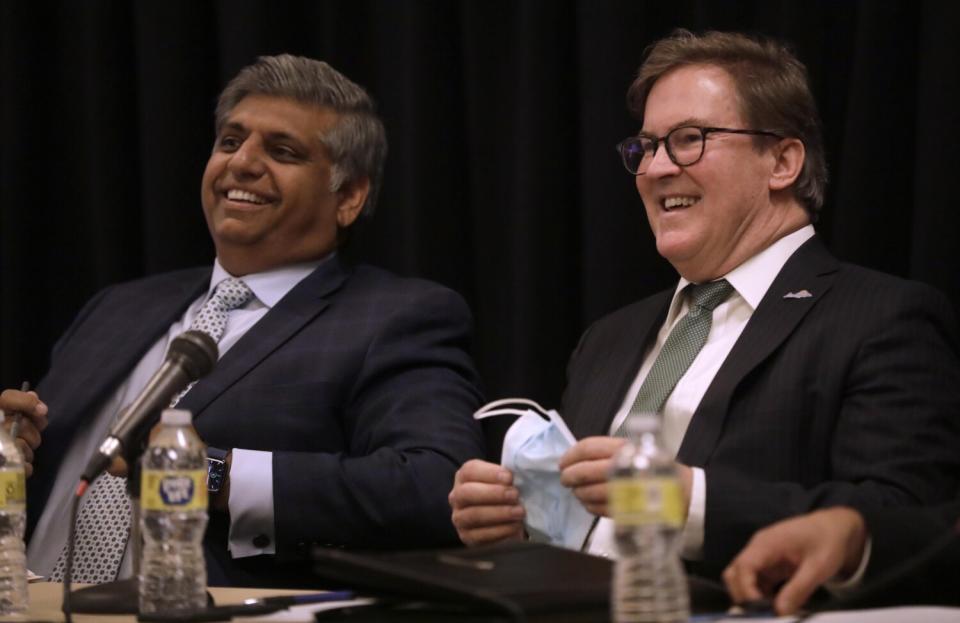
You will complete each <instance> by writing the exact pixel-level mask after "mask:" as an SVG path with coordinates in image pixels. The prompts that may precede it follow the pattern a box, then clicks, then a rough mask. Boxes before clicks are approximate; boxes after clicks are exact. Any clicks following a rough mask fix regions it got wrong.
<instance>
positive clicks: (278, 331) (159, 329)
mask: <svg viewBox="0 0 960 623" xmlns="http://www.w3.org/2000/svg"><path fill="white" fill-rule="evenodd" d="M209 278H210V269H209V268H205V269H195V270H186V271H180V272H174V273H168V274H163V275H159V276H155V277H149V278H146V279H142V280H139V281H135V282H131V283H126V284H121V285H117V286H113V287H111V288H108V289H106V290H104V291H102V292H100V293H99V294H98V295H96V296H95V297H94V298H93V299H92V300H91V301H90V302H89V303H88V304H87V305H86V306H85V307H84V308H83V310H82V311H81V312H80V314H79V315H78V316H77V318H76V320H75V321H74V323H73V325H72V326H71V327H70V328H69V329H68V331H67V332H66V334H65V335H64V336H63V337H62V338H61V339H60V340H59V342H58V343H57V345H56V346H55V347H54V350H53V356H52V361H51V368H50V371H49V373H48V374H47V376H46V377H45V378H44V379H43V381H42V382H41V383H40V385H39V387H38V392H39V394H40V395H41V396H43V400H44V401H45V402H46V403H47V405H48V406H49V408H50V411H49V420H50V426H49V428H48V429H47V430H46V431H45V432H44V436H43V445H42V447H41V448H40V449H39V451H38V454H37V458H36V463H35V468H36V472H35V474H34V476H33V477H32V478H30V482H29V488H30V490H29V496H30V498H29V499H30V526H33V525H35V523H36V520H37V518H38V517H39V513H40V512H41V511H42V509H43V503H44V500H45V499H46V497H47V495H49V491H50V487H51V486H52V484H53V481H54V478H55V476H56V473H57V469H58V467H59V462H60V459H61V458H62V456H63V455H64V452H65V450H66V448H67V447H68V446H69V444H70V442H71V438H72V436H73V433H74V431H76V430H77V429H78V428H80V427H82V426H84V424H85V423H86V422H87V421H88V419H89V418H91V417H93V416H94V415H95V414H96V413H97V410H98V409H99V408H100V407H101V405H102V403H103V402H104V401H105V400H106V399H107V398H108V397H109V396H111V394H112V393H113V392H115V390H116V388H117V386H118V385H119V384H120V383H121V382H122V381H123V380H124V379H125V378H126V377H127V376H128V375H129V374H130V371H131V370H132V369H133V367H134V366H135V365H136V363H137V362H138V361H139V360H140V358H141V357H142V356H143V355H144V354H145V352H146V351H147V350H148V349H149V347H150V346H151V345H152V344H153V343H155V342H156V340H157V339H159V338H160V337H161V336H162V335H163V334H165V333H166V332H167V331H168V330H169V327H170V325H171V324H172V323H173V322H175V321H176V320H177V319H178V318H180V317H181V316H182V314H183V313H184V311H185V309H186V308H187V307H188V306H189V304H190V303H191V302H192V301H194V300H196V299H197V297H199V296H200V295H201V294H202V293H203V292H204V291H205V290H206V288H207V287H208V285H209ZM470 331H471V318H470V313H469V310H468V309H467V307H466V304H465V303H464V302H463V300H462V299H461V298H460V297H459V296H458V295H457V294H455V293H454V292H452V291H450V290H448V289H446V288H443V287H440V286H438V285H436V284H432V283H429V282H426V281H422V280H415V279H401V278H398V277H396V276H393V275H391V274H389V273H387V272H385V271H382V270H378V269H375V268H371V267H362V266H361V267H357V268H355V269H349V268H346V267H345V266H343V265H342V264H341V263H340V261H339V259H336V258H335V259H333V260H331V261H328V262H326V263H324V264H322V265H321V266H320V267H319V268H318V269H317V270H316V271H314V272H313V273H312V274H310V275H309V276H308V277H306V278H305V279H304V280H303V281H301V282H300V283H299V284H298V285H297V286H295V287H294V288H293V290H291V291H290V292H289V293H288V294H287V296H285V297H284V298H283V299H282V300H281V301H279V302H278V303H277V305H275V306H274V307H273V308H272V309H271V310H270V311H269V312H268V313H267V314H266V315H265V316H264V317H263V318H262V319H261V320H260V321H259V322H258V323H257V324H256V325H255V326H254V327H252V328H251V329H250V330H249V331H248V332H247V333H246V334H245V335H244V336H243V337H242V338H241V339H240V340H239V341H238V342H237V343H236V344H235V345H234V346H233V348H231V349H230V350H229V351H228V352H227V353H226V354H225V355H224V356H223V357H222V358H221V359H220V361H219V363H218V364H217V366H216V367H215V368H214V370H213V372H212V373H211V374H210V375H209V376H207V377H205V378H203V379H202V380H200V381H199V382H198V383H197V384H196V385H195V386H194V387H193V389H192V390H191V391H190V392H189V393H188V394H187V395H186V396H184V398H183V399H182V400H181V401H180V403H179V405H178V406H179V407H182V408H185V409H189V410H190V411H192V412H193V413H194V417H195V425H196V428H197V430H198V432H199V433H200V436H201V437H202V438H203V440H204V441H205V442H206V443H207V444H209V445H211V446H215V447H219V448H224V449H230V448H244V449H251V450H266V451H270V452H273V487H274V513H275V528H276V539H277V543H276V547H277V556H276V558H275V559H274V558H273V557H254V558H253V559H239V560H236V561H234V560H232V559H231V558H230V556H229V554H228V553H227V550H226V541H227V530H228V526H229V522H228V518H227V517H226V516H225V515H220V514H218V513H212V514H211V522H210V527H209V529H208V532H207V537H206V542H205V545H206V551H207V554H208V572H209V575H210V584H211V585H215V584H264V585H266V584H270V583H271V582H270V580H275V581H280V582H283V580H278V578H279V577H282V576H280V575H277V569H275V568H274V565H275V563H276V561H285V560H297V559H302V558H303V557H305V555H306V554H307V553H308V552H309V549H310V548H311V546H313V545H315V544H319V545H326V546H331V547H350V548H401V547H404V548H406V547H420V546H438V545H443V544H453V543H457V542H458V541H457V537H456V533H455V531H454V529H453V527H452V525H451V522H450V508H449V505H448V503H447V493H448V492H449V490H450V488H451V486H452V483H453V476H454V473H455V471H456V470H457V468H458V467H459V466H460V465H461V464H462V463H463V462H464V461H466V460H468V459H470V458H473V457H480V456H483V440H482V435H481V433H480V430H479V427H478V425H477V424H476V422H475V421H474V420H473V419H472V417H471V415H472V413H473V411H475V410H476V408H477V407H478V405H479V404H480V403H481V401H482V397H481V394H480V391H479V390H478V378H477V374H476V372H475V370H474V366H473V363H472V361H471V359H470V356H469V355H468V352H467V350H468V340H469V334H470ZM265 558H266V559H267V560H264V559H265Z"/></svg>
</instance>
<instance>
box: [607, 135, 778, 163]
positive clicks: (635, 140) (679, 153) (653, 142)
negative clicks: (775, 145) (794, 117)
mask: <svg viewBox="0 0 960 623" xmlns="http://www.w3.org/2000/svg"><path fill="white" fill-rule="evenodd" d="M715 132H723V133H725V134H752V135H757V136H773V137H776V138H783V137H782V136H780V135H779V134H775V133H773V132H768V131H767V130H735V129H732V128H701V127H698V126H692V125H685V126H680V127H679V128H674V129H672V130H670V131H669V132H667V134H666V136H660V137H657V136H634V137H630V138H628V139H626V140H624V141H621V142H620V143H619V144H618V145H617V151H618V152H619V153H620V158H622V159H623V166H624V167H625V168H626V169H627V171H628V172H629V173H630V175H643V174H644V173H646V172H647V169H648V168H650V163H651V162H653V157H654V156H656V155H657V148H658V147H660V143H661V142H662V143H663V145H664V147H666V148H667V156H669V157H670V162H672V163H673V164H675V165H677V166H678V167H689V166H690V165H691V164H696V163H697V162H699V161H700V158H702V157H703V150H704V147H705V146H706V143H707V135H708V134H713V133H715Z"/></svg>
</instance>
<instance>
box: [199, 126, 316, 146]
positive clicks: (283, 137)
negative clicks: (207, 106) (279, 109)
mask: <svg viewBox="0 0 960 623" xmlns="http://www.w3.org/2000/svg"><path fill="white" fill-rule="evenodd" d="M224 130H232V131H234V132H239V133H241V134H250V128H248V127H247V126H245V125H244V124H242V123H240V122H239V121H228V122H226V123H224V124H223V125H222V126H220V131H219V132H218V133H217V134H222V133H223V131H224ZM264 138H265V139H266V140H267V141H268V142H271V143H276V142H282V141H289V142H292V143H296V144H297V145H298V146H300V147H301V148H305V147H306V146H307V144H306V143H305V142H304V140H303V139H301V138H299V137H297V136H294V135H293V134H290V133H289V132H267V133H266V134H265V135H264Z"/></svg>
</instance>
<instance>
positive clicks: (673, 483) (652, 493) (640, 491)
mask: <svg viewBox="0 0 960 623" xmlns="http://www.w3.org/2000/svg"><path fill="white" fill-rule="evenodd" d="M610 515H611V516H612V517H613V520H614V521H615V522H616V523H617V524H619V525H621V526H646V525H650V524H654V523H657V524H663V525H667V526H674V527H678V528H679V527H680V526H681V525H683V517H684V508H683V494H682V492H681V491H680V483H679V482H677V480H676V479H675V478H665V477H654V478H645V479H642V480H641V479H631V478H617V479H614V480H611V481H610Z"/></svg>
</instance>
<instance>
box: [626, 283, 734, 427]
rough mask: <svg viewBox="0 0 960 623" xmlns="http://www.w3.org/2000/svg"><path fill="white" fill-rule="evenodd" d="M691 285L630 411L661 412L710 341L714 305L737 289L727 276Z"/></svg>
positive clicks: (631, 412) (632, 412)
mask: <svg viewBox="0 0 960 623" xmlns="http://www.w3.org/2000/svg"><path fill="white" fill-rule="evenodd" d="M687 287H688V288H689V290H688V295H689V296H690V309H689V311H688V312H687V314H686V315H685V316H684V317H683V318H681V319H680V320H679V322H677V324H676V326H674V327H673V331H671V332H670V335H669V336H667V341H666V342H664V343H663V348H662V349H660V354H658V355H657V359H656V360H655V361H654V362H653V367H651V368H650V372H649V373H648V374H647V378H645V379H644V380H643V385H641V386H640V391H639V392H638V393H637V398H636V399H635V400H634V401H633V406H631V407H630V415H633V414H634V413H659V412H660V409H661V408H663V403H665V402H666V401H667V398H668V397H669V396H670V394H671V393H672V392H673V388H674V387H676V385H677V383H678V382H679V381H680V379H681V378H682V377H683V375H684V374H685V373H686V371H687V368H689V367H690V364H692V363H693V360H694V359H696V358H697V354H698V353H699V352H700V349H702V348H703V345H704V344H705V343H706V341H707V336H708V335H709V334H710V326H711V325H712V323H713V310H714V308H716V306H717V305H719V304H720V303H722V302H723V301H725V300H726V299H727V297H728V296H730V293H731V292H733V286H731V285H730V284H729V283H728V282H727V280H726V279H721V280H719V281H711V282H710V283H704V284H700V285H690V286H687ZM627 419H629V417H628V418H627ZM625 423H626V420H624V424H625ZM624 424H621V425H620V427H619V428H618V429H617V432H616V436H618V437H623V436H625V434H626V432H625V430H624Z"/></svg>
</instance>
